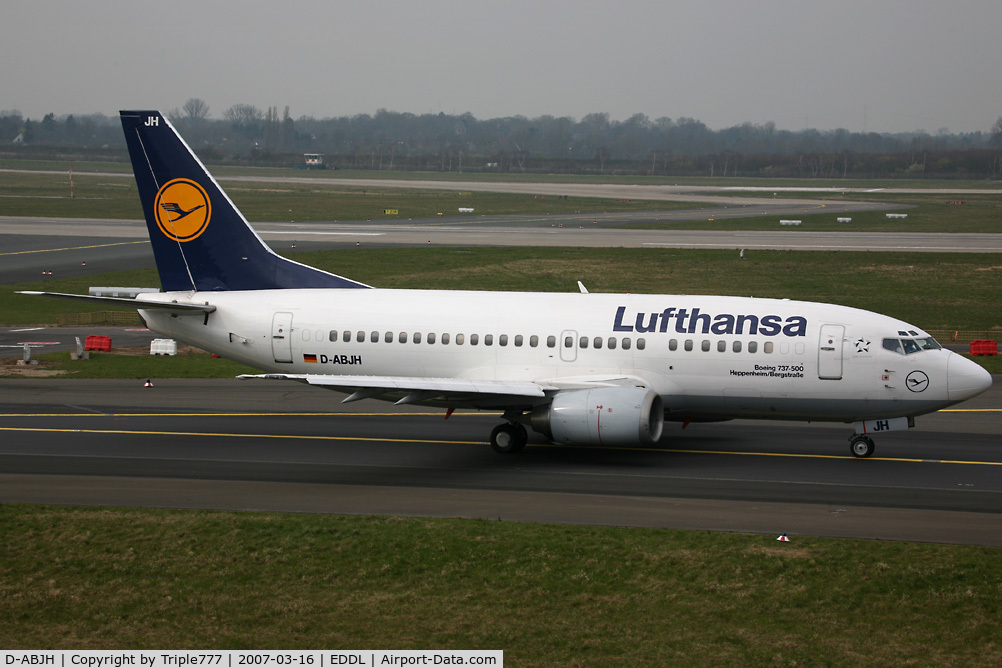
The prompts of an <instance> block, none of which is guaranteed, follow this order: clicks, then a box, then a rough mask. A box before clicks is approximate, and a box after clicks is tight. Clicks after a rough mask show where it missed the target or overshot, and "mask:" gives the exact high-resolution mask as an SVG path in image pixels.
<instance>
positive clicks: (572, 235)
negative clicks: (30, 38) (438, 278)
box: [0, 214, 1002, 284]
mask: <svg viewBox="0 0 1002 668" xmlns="http://www.w3.org/2000/svg"><path fill="white" fill-rule="evenodd" d="M609 215H611V214H609ZM602 217H603V216H602V215H600V214H593V215H589V216H585V217H583V218H582V217H580V216H579V217H577V218H575V219H574V220H570V219H568V220H565V221H564V222H557V221H556V220H554V219H552V218H548V219H545V220H541V219H533V220H531V221H530V220H528V219H525V218H522V217H514V216H506V217H504V220H503V221H500V222H499V221H492V222H491V223H489V224H488V223H486V222H485V223H476V222H475V221H474V222H467V223H463V222H460V221H457V222H455V223H451V224H443V223H441V222H440V221H426V222H421V221H415V222H413V223H410V224H400V223H392V224H391V223H386V222H384V223H381V224H372V223H260V224H258V225H257V226H256V230H257V232H258V234H259V235H260V236H261V237H262V238H263V239H264V240H265V241H266V242H268V244H269V245H271V247H272V248H273V249H275V250H277V251H279V252H281V253H296V252H303V251H311V250H331V249H350V248H380V247H394V246H395V247H416V246H437V247H443V246H451V247H459V246H507V247H519V246H547V247H568V246H569V247H592V248H609V247H623V248H710V249H712V248H716V249H735V250H736V249H741V248H743V249H749V250H756V249H759V250H767V249H774V250H820V251H833V250H846V251H876V252H942V253H1002V234H917V233H916V234H909V233H894V234H891V233H873V232H870V233H867V232H789V231H774V232H771V231H760V232H742V231H724V230H707V231H699V230H673V231H659V230H630V229H619V228H616V227H615V226H610V227H602V226H601V224H600V223H593V221H595V220H597V219H600V218H602ZM619 217H623V216H622V214H621V215H620V216H619ZM502 223H504V224H502ZM561 225H562V227H561ZM0 235H2V237H3V240H4V246H3V251H0V284H9V283H19V282H24V281H36V280H45V279H46V278H47V277H48V276H54V277H59V278H67V277H72V276H83V275H87V274H92V273H101V272H110V271H121V270H125V269H138V268H143V267H150V266H152V265H153V254H152V251H151V250H150V245H149V241H148V235H147V232H146V225H145V223H143V222H141V221H78V220H58V221H57V220H52V221H49V220H44V219H39V220H33V219H10V218H0ZM293 246H294V247H295V250H293ZM43 272H51V274H50V273H43Z"/></svg>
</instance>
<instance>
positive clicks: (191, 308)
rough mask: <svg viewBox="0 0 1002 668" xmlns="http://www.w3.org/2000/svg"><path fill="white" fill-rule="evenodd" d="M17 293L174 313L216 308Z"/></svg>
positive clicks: (110, 298)
mask: <svg viewBox="0 0 1002 668" xmlns="http://www.w3.org/2000/svg"><path fill="white" fill-rule="evenodd" d="M17 294H19V295H33V296H39V297H58V298H60V299H74V300H76V301H88V302H91V303H95V304H108V305H110V306H122V307H125V308H135V309H159V310H161V311H174V312H176V313H182V312H184V313H193V312H199V313H212V312H213V311H215V310H216V307H215V306H212V305H211V304H179V303H177V302H146V301H140V300H138V299H133V298H131V297H96V296H94V295H74V294H68V293H65V292H37V291H34V290H19V291H18V292H17Z"/></svg>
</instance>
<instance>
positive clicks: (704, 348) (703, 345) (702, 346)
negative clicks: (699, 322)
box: [699, 339, 710, 353]
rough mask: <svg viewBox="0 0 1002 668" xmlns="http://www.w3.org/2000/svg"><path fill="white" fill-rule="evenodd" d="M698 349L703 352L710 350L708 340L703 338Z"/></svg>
mask: <svg viewBox="0 0 1002 668" xmlns="http://www.w3.org/2000/svg"><path fill="white" fill-rule="evenodd" d="M699 349H700V350H702V351H703V352H704V353H708V352H710V342H709V341H707V340H706V339H703V342H702V343H700V344H699Z"/></svg>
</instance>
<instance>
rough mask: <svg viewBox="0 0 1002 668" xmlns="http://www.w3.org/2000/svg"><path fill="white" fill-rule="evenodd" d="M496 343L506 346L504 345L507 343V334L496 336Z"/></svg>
mask: <svg viewBox="0 0 1002 668" xmlns="http://www.w3.org/2000/svg"><path fill="white" fill-rule="evenodd" d="M498 345H499V346H506V345H508V335H507V334H502V335H501V336H499V337H498Z"/></svg>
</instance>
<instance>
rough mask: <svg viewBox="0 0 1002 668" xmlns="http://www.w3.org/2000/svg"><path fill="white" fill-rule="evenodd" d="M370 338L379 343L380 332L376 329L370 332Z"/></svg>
mask: <svg viewBox="0 0 1002 668" xmlns="http://www.w3.org/2000/svg"><path fill="white" fill-rule="evenodd" d="M369 340H370V341H372V342H373V343H379V332H375V331H374V332H370V333H369Z"/></svg>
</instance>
